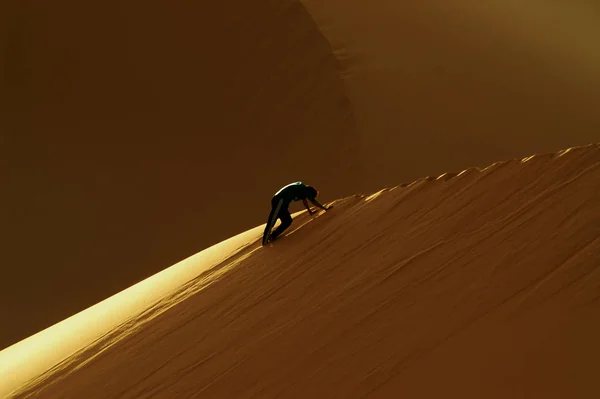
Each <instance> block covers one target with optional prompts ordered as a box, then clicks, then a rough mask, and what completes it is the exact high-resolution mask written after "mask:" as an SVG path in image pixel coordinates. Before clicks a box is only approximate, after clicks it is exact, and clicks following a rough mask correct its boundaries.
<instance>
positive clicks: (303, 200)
mask: <svg viewBox="0 0 600 399" xmlns="http://www.w3.org/2000/svg"><path fill="white" fill-rule="evenodd" d="M302 203H303V204H304V206H305V207H306V209H307V210H308V214H309V215H312V214H313V213H315V212H316V211H313V210H311V209H310V206H309V205H308V202H306V198H303V199H302Z"/></svg>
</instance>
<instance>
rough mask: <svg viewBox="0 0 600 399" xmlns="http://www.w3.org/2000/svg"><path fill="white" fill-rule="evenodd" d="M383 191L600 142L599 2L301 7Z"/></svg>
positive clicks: (319, 3) (318, 2)
mask: <svg viewBox="0 0 600 399" xmlns="http://www.w3.org/2000/svg"><path fill="white" fill-rule="evenodd" d="M302 2H303V4H305V5H306V6H307V8H308V10H309V11H310V12H311V14H312V15H313V16H314V17H315V20H316V21H317V23H318V24H319V26H320V27H321V30H322V31H323V32H324V34H325V35H326V37H327V38H328V39H329V41H330V42H331V43H332V46H333V48H334V49H335V51H336V54H338V55H339V57H340V59H341V60H342V61H343V64H344V66H345V72H344V78H345V79H344V80H345V83H346V87H347V92H348V96H349V99H350V101H351V103H352V107H353V110H354V113H355V117H356V122H357V127H358V130H359V135H360V137H361V138H362V140H361V147H360V158H361V160H363V161H364V167H365V174H366V175H367V176H368V177H369V181H370V182H371V183H372V184H375V185H376V186H371V187H369V188H370V189H375V187H378V186H381V185H394V184H396V182H397V181H398V179H401V180H402V179H411V178H416V177H418V176H420V175H423V174H436V173H437V174H439V173H442V172H443V171H445V170H453V169H461V168H463V167H466V166H472V165H479V164H482V163H488V162H493V161H495V160H498V159H507V158H512V157H524V156H527V155H528V154H532V153H538V152H549V151H557V150H559V149H560V148H564V147H569V146H573V145H582V144H587V143H590V142H596V141H598V140H599V139H600V135H599V133H598V132H600V113H599V112H598V111H597V110H598V104H600V73H599V72H598V71H600V47H599V46H598V45H597V42H598V38H599V37H600V3H598V2H592V1H586V0H574V1H566V0H559V1H550V2H549V1H540V0H509V1H501V0H483V1H481V0H456V1H441V0H424V1H396V0H372V1H345V0H303V1H302Z"/></svg>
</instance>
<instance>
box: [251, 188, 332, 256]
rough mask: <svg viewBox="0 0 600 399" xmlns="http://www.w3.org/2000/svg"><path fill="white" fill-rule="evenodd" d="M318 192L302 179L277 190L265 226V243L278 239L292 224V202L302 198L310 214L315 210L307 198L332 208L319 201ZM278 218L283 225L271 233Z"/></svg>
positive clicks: (317, 204) (316, 203) (319, 205)
mask: <svg viewBox="0 0 600 399" xmlns="http://www.w3.org/2000/svg"><path fill="white" fill-rule="evenodd" d="M318 194H319V192H318V191H317V189H316V188H314V187H312V186H307V185H306V184H304V183H303V182H301V181H296V182H294V183H290V184H288V185H287V186H284V187H282V188H281V189H280V190H279V191H277V192H276V193H275V194H274V195H273V198H272V199H271V213H270V214H269V219H268V220H267V225H266V226H265V231H264V233H263V245H265V244H266V243H267V242H269V241H273V240H274V239H276V238H277V237H278V236H279V235H280V234H281V233H282V232H283V231H284V230H285V229H287V228H288V227H289V226H290V225H291V224H292V215H290V212H289V210H288V207H289V205H290V203H292V202H294V201H299V200H302V202H303V203H304V206H305V207H306V209H307V210H308V213H309V214H310V215H312V214H313V213H314V212H315V211H312V210H311V209H310V207H309V206H308V202H307V200H309V201H310V202H312V203H313V204H315V205H316V206H318V207H319V208H321V209H323V210H328V209H329V208H331V206H330V207H328V208H326V207H324V206H323V205H321V204H319V202H318V201H317V195H318ZM277 219H281V225H280V226H279V227H278V228H277V229H275V231H274V232H273V233H271V228H272V227H273V226H274V225H275V221H276V220H277Z"/></svg>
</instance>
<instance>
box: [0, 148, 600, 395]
mask: <svg viewBox="0 0 600 399" xmlns="http://www.w3.org/2000/svg"><path fill="white" fill-rule="evenodd" d="M334 205H335V207H334V209H333V210H332V211H331V212H327V213H324V212H321V213H320V214H319V215H318V217H316V218H312V219H311V218H309V217H308V216H307V215H306V214H305V213H301V214H298V215H296V219H295V222H294V225H293V227H292V231H290V233H288V234H287V235H286V236H284V237H282V239H281V240H280V241H279V242H277V243H276V245H274V246H272V247H267V248H263V247H261V246H260V245H259V243H258V238H259V235H260V227H257V228H256V229H255V230H253V233H252V234H250V235H248V236H247V237H246V238H245V240H247V241H245V243H244V244H243V246H242V249H241V250H240V251H239V252H238V253H237V255H235V257H234V258H230V259H226V260H225V261H224V262H223V263H221V264H220V265H218V266H216V268H215V269H214V270H215V271H218V270H222V271H223V273H222V274H221V275H220V279H219V280H218V281H216V282H215V283H214V284H212V285H210V286H208V287H203V285H202V284H203V281H204V280H203V277H202V276H200V277H199V278H198V279H196V280H192V281H191V282H189V283H188V284H185V285H184V286H182V287H181V289H180V290H179V291H178V293H176V294H173V295H171V296H170V297H167V298H166V300H165V301H163V302H162V304H159V306H155V307H153V308H150V309H148V310H147V311H146V312H144V313H143V314H141V315H140V316H138V317H137V318H134V319H132V320H131V321H130V322H129V323H126V324H124V325H123V326H122V327H121V330H116V331H113V332H112V333H111V334H112V335H111V334H109V335H107V337H109V338H110V339H108V341H107V342H109V343H110V345H108V346H107V345H106V342H102V341H101V342H100V343H97V344H96V345H92V346H89V347H87V348H85V349H84V350H82V351H81V352H79V353H78V355H77V356H76V357H74V358H70V359H67V360H66V361H65V362H63V364H62V365H61V366H60V367H58V368H56V369H54V370H53V371H52V372H50V373H48V374H46V375H45V376H43V378H42V379H39V380H35V381H34V382H33V383H32V384H30V385H28V386H26V387H24V388H23V389H21V390H19V391H18V392H17V393H16V394H15V395H14V396H13V397H19V398H20V397H36V396H42V397H48V398H53V397H56V398H59V397H82V396H85V397H89V398H94V397H102V398H110V397H120V398H127V397H132V398H133V397H136V398H140V397H156V396H162V397H171V396H174V395H179V396H181V397H220V398H222V397H236V398H239V397H252V396H260V397H275V396H281V395H283V396H286V397H307V396H312V397H365V396H370V397H390V395H398V394H400V395H408V396H410V397H431V396H436V395H441V394H443V395H444V396H446V397H448V396H449V397H482V396H485V397H499V398H500V397H507V396H511V397H514V396H529V397H531V396H536V395H537V396H539V395H541V396H544V397H565V396H570V397H593V396H595V394H596V395H597V394H598V393H600V391H598V387H597V384H595V382H594V381H595V373H594V371H593V370H594V366H593V365H594V364H595V359H597V358H598V355H600V345H598V343H597V340H596V338H595V337H597V336H598V334H599V333H600V322H599V321H598V320H597V317H594V315H597V314H598V310H599V309H600V301H599V299H600V296H599V295H598V293H599V292H600V273H599V271H600V258H599V257H600V230H599V229H600V227H599V226H600V145H599V144H590V145H587V146H581V147H572V148H568V149H565V150H562V151H559V152H555V153H543V154H537V155H534V156H529V157H525V158H518V159H513V160H507V161H501V162H496V163H493V164H490V165H488V166H486V167H474V168H468V169H465V170H463V171H462V172H452V173H446V174H442V175H439V176H435V177H433V176H426V177H423V178H421V179H417V180H414V181H411V182H409V183H403V184H399V185H396V186H393V187H389V188H384V189H382V190H380V191H377V192H375V193H372V194H370V195H363V194H359V195H355V196H350V197H346V198H343V199H341V200H337V201H335V203H334ZM198 288H202V289H201V290H198ZM169 298H179V299H184V300H182V301H179V300H176V301H175V302H170V300H169ZM169 304H176V305H175V306H170V305H169ZM161 307H162V309H164V310H165V311H160V309H161ZM1 356H2V352H0V357H1ZM90 386H94V387H95V386H98V387H99V386H101V387H102V389H101V390H100V391H101V392H99V391H98V392H96V391H90V389H89V387H90ZM96 395H97V396H96Z"/></svg>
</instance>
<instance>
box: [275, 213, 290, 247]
mask: <svg viewBox="0 0 600 399" xmlns="http://www.w3.org/2000/svg"><path fill="white" fill-rule="evenodd" d="M279 219H281V224H280V225H279V227H277V228H276V229H275V231H274V232H273V233H271V239H273V240H274V239H276V238H277V237H278V236H279V235H280V234H281V233H283V232H284V231H285V229H287V228H288V227H290V225H291V224H292V215H290V211H289V210H288V209H287V208H285V209H281V211H279Z"/></svg>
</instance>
